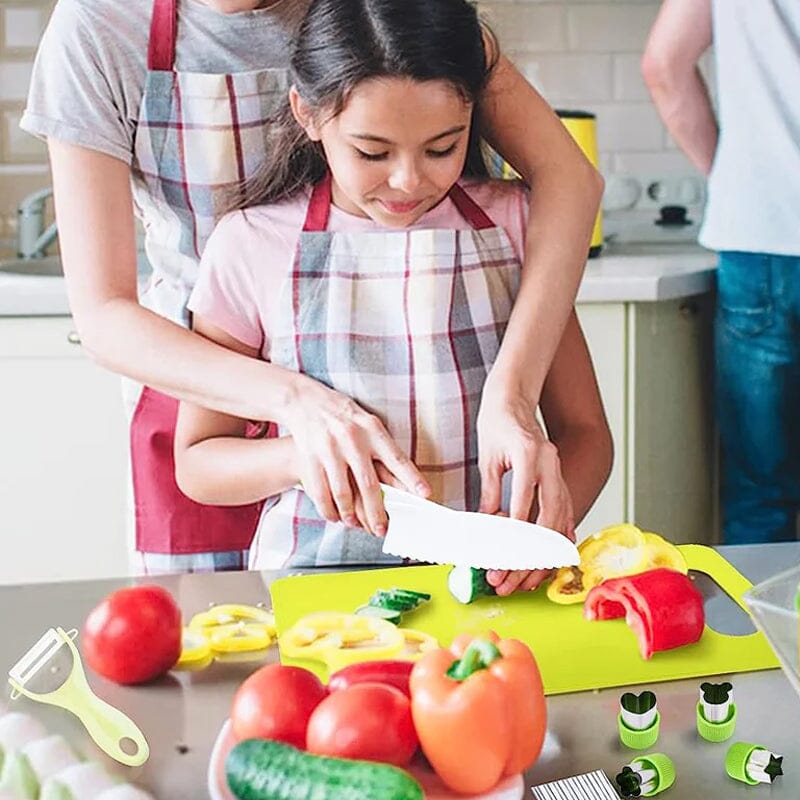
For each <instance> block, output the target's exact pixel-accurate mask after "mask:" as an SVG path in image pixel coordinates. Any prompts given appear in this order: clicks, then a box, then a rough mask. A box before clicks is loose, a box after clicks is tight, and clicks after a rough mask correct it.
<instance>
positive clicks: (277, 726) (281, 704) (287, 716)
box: [231, 664, 327, 748]
mask: <svg viewBox="0 0 800 800" xmlns="http://www.w3.org/2000/svg"><path fill="white" fill-rule="evenodd" d="M326 694H327V692H326V689H325V686H324V685H323V683H322V681H321V680H320V679H319V678H318V677H317V676H316V675H315V674H314V673H313V672H309V671H308V670H307V669H302V667H288V666H283V665H282V664H267V665H266V666H264V667H261V669H258V670H256V671H255V672H254V673H253V674H252V675H251V676H250V677H249V678H247V680H245V682H244V683H243V684H242V685H241V686H240V687H239V688H238V689H237V690H236V694H235V696H234V698H233V707H232V708H231V724H232V726H233V734H234V736H235V737H236V739H237V740H238V741H241V740H242V739H275V740H277V741H279V742H286V744H292V745H294V746H295V747H300V748H302V747H304V746H305V743H306V725H307V724H308V718H309V717H310V716H311V712H312V711H313V710H314V709H315V708H316V707H317V705H318V704H319V703H320V701H321V700H322V698H323V697H325V695H326Z"/></svg>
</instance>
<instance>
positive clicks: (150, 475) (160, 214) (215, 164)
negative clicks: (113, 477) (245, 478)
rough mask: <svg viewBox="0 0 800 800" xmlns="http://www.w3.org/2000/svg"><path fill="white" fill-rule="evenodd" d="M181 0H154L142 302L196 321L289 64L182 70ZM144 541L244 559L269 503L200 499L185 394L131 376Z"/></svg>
mask: <svg viewBox="0 0 800 800" xmlns="http://www.w3.org/2000/svg"><path fill="white" fill-rule="evenodd" d="M177 21H178V16H177V0H155V2H154V6H153V16H152V21H151V28H150V41H149V49H148V73H147V81H146V84H145V90H144V95H143V98H142V105H141V111H140V119H139V123H138V127H137V132H136V141H135V147H134V161H133V166H132V188H133V197H134V203H135V206H136V210H137V214H138V215H139V216H140V217H141V218H142V219H143V220H144V225H145V231H146V245H145V246H146V250H147V256H148V259H149V261H150V263H151V264H152V266H153V277H152V279H151V281H150V284H149V286H148V287H147V289H146V290H145V292H144V293H143V294H142V296H141V297H140V302H141V303H142V305H144V306H146V307H148V308H150V309H151V310H153V311H155V312H157V313H158V314H160V315H161V316H164V317H167V318H168V319H170V320H172V321H173V322H176V323H178V324H180V325H183V326H187V327H188V325H189V322H190V320H189V314H188V311H187V309H186V303H187V301H188V298H189V295H190V293H191V290H192V287H193V286H194V283H195V281H196V278H197V266H198V260H199V258H200V255H201V253H202V251H203V247H204V246H205V243H206V241H207V239H208V237H209V235H210V234H211V231H212V229H213V227H214V222H215V219H216V217H217V216H218V213H219V210H220V208H221V207H222V205H223V204H224V203H225V201H226V198H227V196H228V194H229V192H230V191H231V190H235V189H236V187H238V186H239V184H240V182H241V181H242V180H244V179H246V178H248V177H250V176H251V175H252V174H253V172H254V171H255V169H256V167H257V166H258V165H259V163H260V162H261V161H262V160H263V157H264V152H265V150H264V147H265V138H266V137H265V135H264V129H265V126H266V124H267V118H268V116H269V115H270V114H271V113H272V112H273V111H274V109H275V108H276V107H277V105H278V103H279V102H280V101H281V100H282V99H283V98H284V97H285V95H286V92H287V90H288V78H287V73H286V71H285V70H275V69H269V70H261V71H254V72H246V73H238V74H227V75H226V74H222V75H217V74H199V73H184V72H176V71H175V69H174V62H175V42H176V28H177ZM126 392H127V394H128V395H129V398H128V400H129V407H133V406H135V410H134V411H133V415H132V421H131V465H132V477H133V490H134V503H135V509H136V549H137V550H139V551H141V552H142V553H143V554H144V555H143V566H144V568H145V571H150V572H169V571H210V570H214V569H242V568H244V566H245V565H246V563H247V550H248V548H249V546H250V542H251V540H252V536H253V532H254V530H255V527H256V523H257V520H258V516H259V512H260V504H254V505H248V506H241V507H235V508H217V507H212V506H204V505H200V504H198V503H195V502H193V501H191V500H189V498H187V497H186V496H185V495H184V494H183V493H182V492H181V491H180V489H179V488H178V486H177V483H176V482H175V464H174V459H173V454H172V446H173V439H174V430H175V422H176V418H177V411H178V401H176V400H175V399H173V398H171V397H167V396H166V395H163V394H161V393H160V392H157V391H154V390H153V389H151V388H149V387H144V388H142V387H141V386H139V385H135V384H130V383H129V384H128V385H127V387H126Z"/></svg>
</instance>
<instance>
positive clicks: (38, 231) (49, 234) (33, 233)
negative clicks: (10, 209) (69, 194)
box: [17, 186, 58, 259]
mask: <svg viewBox="0 0 800 800" xmlns="http://www.w3.org/2000/svg"><path fill="white" fill-rule="evenodd" d="M52 194H53V189H52V188H51V187H49V186H48V187H45V188H44V189H39V190H38V191H35V192H32V193H31V194H29V195H28V196H27V197H26V198H25V199H24V200H23V201H22V202H21V203H20V204H19V206H18V208H17V257H18V258H26V259H30V258H43V257H44V251H45V250H46V249H47V248H48V247H49V246H50V245H51V244H52V243H53V242H54V241H55V238H56V236H57V235H58V232H57V230H56V223H55V222H54V223H52V224H51V225H49V226H48V227H47V228H46V229H45V227H44V206H45V202H46V201H47V198H48V197H50V196H51V195H52Z"/></svg>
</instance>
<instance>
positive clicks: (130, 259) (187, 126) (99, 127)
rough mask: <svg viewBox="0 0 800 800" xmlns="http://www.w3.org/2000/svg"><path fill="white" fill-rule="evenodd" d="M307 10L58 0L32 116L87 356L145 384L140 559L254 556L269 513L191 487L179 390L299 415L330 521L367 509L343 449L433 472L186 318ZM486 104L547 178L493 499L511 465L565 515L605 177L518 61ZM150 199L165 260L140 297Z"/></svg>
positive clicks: (219, 404)
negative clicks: (562, 339) (562, 389)
mask: <svg viewBox="0 0 800 800" xmlns="http://www.w3.org/2000/svg"><path fill="white" fill-rule="evenodd" d="M307 5H308V0H102V2H98V1H97V0H59V2H58V3H57V4H56V6H55V9H54V11H53V14H52V17H51V19H50V22H49V24H48V27H47V31H46V32H45V34H44V37H43V39H42V43H41V47H40V49H39V53H38V55H37V58H36V65H35V68H34V71H33V76H32V80H31V89H30V95H29V98H28V106H27V109H26V111H25V114H24V117H23V120H22V126H23V128H24V129H25V130H27V131H29V132H31V133H34V134H37V135H39V136H42V137H46V138H47V142H48V148H49V152H50V161H51V165H52V174H53V185H54V189H55V202H56V215H57V219H58V227H59V239H60V248H61V255H62V259H63V264H64V271H65V275H66V279H67V285H68V288H69V295H70V305H71V309H72V313H73V315H74V317H75V321H76V324H77V327H78V330H79V332H80V335H81V341H82V342H83V346H84V348H85V350H86V351H87V352H88V353H89V354H90V355H91V356H92V357H93V358H95V359H96V360H97V361H99V362H100V363H101V364H103V365H104V366H106V367H108V368H110V369H113V370H115V371H117V372H120V373H122V374H124V375H126V376H128V377H130V378H133V379H134V381H135V382H134V381H129V382H128V384H127V387H128V392H127V396H128V401H129V411H130V412H131V414H132V422H131V450H132V459H131V460H132V470H133V478H134V489H135V491H134V495H135V501H136V503H135V504H136V550H137V551H138V553H139V557H137V558H136V560H135V564H136V567H137V568H138V569H140V570H141V569H143V570H144V571H146V572H164V571H171V572H174V571H193V570H206V569H230V568H239V567H241V566H242V563H243V559H245V561H244V563H246V549H247V547H248V545H249V542H250V540H251V538H252V535H253V530H254V528H255V524H256V521H257V519H258V508H257V507H254V506H244V507H228V508H216V507H211V506H204V505H200V504H197V503H194V502H192V501H190V500H189V499H188V498H187V497H185V496H184V495H183V494H182V493H181V492H180V491H179V490H178V487H177V485H176V483H175V478H174V464H173V458H172V440H173V432H174V425H175V418H176V416H177V400H176V399H175V398H182V399H185V400H190V401H192V402H197V403H201V404H203V405H206V406H209V407H211V408H214V409H216V410H218V411H223V412H227V413H229V414H233V415H236V416H239V417H246V418H249V419H254V420H275V421H277V422H280V423H281V424H282V425H283V426H285V428H286V429H287V430H289V431H290V432H291V433H292V435H293V441H294V445H295V447H296V448H297V450H298V458H299V461H300V465H301V471H302V474H303V476H304V479H303V483H304V485H306V487H307V489H308V491H309V493H310V494H311V496H312V497H313V498H314V500H315V502H316V503H317V505H318V506H319V507H320V508H322V509H324V511H325V513H326V514H336V515H338V516H346V515H348V514H350V513H352V509H353V501H354V496H355V497H358V492H357V491H356V492H355V493H353V492H351V491H350V490H349V489H348V491H346V492H344V493H343V494H339V495H338V497H337V499H336V501H334V500H333V498H332V497H331V495H330V490H329V482H328V474H327V468H326V465H327V464H331V463H338V461H339V460H340V459H342V458H343V459H344V460H345V461H346V462H347V463H348V465H349V467H351V468H357V465H359V464H361V465H363V464H365V463H366V464H368V465H369V467H368V470H369V469H371V464H372V461H373V460H375V461H376V462H380V463H382V464H384V465H385V466H387V467H388V468H389V470H390V471H391V472H392V473H393V474H394V475H395V476H396V477H398V478H399V479H400V480H401V481H402V482H403V483H404V484H405V485H406V486H407V487H408V488H413V487H414V486H415V485H416V484H417V483H418V482H419V481H420V480H421V475H420V473H419V472H418V470H416V468H414V466H413V465H412V464H411V462H410V461H409V460H408V458H407V456H406V455H405V454H404V453H403V452H402V451H401V450H400V448H399V447H398V446H397V444H396V443H395V442H394V441H393V440H392V439H391V437H390V436H389V435H388V433H387V431H386V430H385V428H383V427H382V426H377V425H375V424H374V421H373V420H372V418H371V417H370V415H368V414H367V413H366V412H364V411H363V410H362V409H361V408H359V407H358V406H357V404H356V403H355V402H354V401H352V400H351V399H350V398H347V397H345V396H344V395H342V394H341V393H339V392H336V391H334V390H332V389H330V388H329V387H326V386H324V385H323V384H321V383H318V382H316V381H313V380H312V379H311V378H310V377H307V376H304V375H299V374H298V373H293V372H289V371H287V370H284V369H281V368H280V367H278V366H276V365H271V364H268V363H266V362H264V361H255V360H253V359H248V358H245V357H243V356H241V355H240V354H238V353H235V352H234V351H232V350H229V349H225V348H222V347H219V346H217V345H215V344H214V343H212V342H210V341H209V340H208V339H204V338H202V337H200V336H198V335H195V334H192V333H191V332H189V331H188V330H186V327H187V326H188V323H189V314H188V311H187V309H186V300H187V298H188V295H189V292H190V290H191V288H192V286H193V285H194V281H195V277H196V274H197V264H198V260H199V256H200V253H201V252H202V250H203V247H204V246H205V242H206V239H207V237H208V235H209V234H210V232H211V229H212V224H213V221H214V219H215V217H216V215H217V212H218V211H219V208H220V201H221V198H222V197H223V196H224V194H225V192H226V191H227V190H228V189H229V188H230V187H231V186H234V185H237V184H238V183H239V181H241V180H243V179H245V178H248V177H250V176H251V175H252V174H253V172H254V170H255V167H256V166H257V165H258V164H259V163H260V161H261V159H262V158H263V156H264V153H265V148H266V145H267V137H266V136H265V135H264V131H265V129H266V127H267V124H268V118H269V116H270V115H271V114H272V113H273V112H274V110H275V107H276V103H278V102H279V101H281V100H282V99H283V98H284V96H285V94H286V90H287V88H288V83H287V75H286V67H287V62H288V53H290V52H291V45H292V37H293V35H294V32H295V30H296V27H297V24H298V22H299V20H300V19H301V18H302V15H303V14H304V13H305V10H306V7H307ZM483 99H484V107H483V112H484V117H485V119H486V121H487V126H488V130H489V131H490V132H491V138H492V141H493V143H494V144H495V145H497V149H498V150H499V151H500V152H502V153H503V154H504V155H505V156H506V157H507V159H508V160H509V161H511V162H513V163H514V164H515V165H516V166H517V167H518V169H520V171H521V172H522V173H523V174H524V175H525V176H526V178H527V179H528V180H529V181H530V182H532V183H535V185H536V187H537V192H536V198H535V200H534V202H533V204H532V206H531V213H530V224H531V225H532V226H534V225H535V227H536V229H537V230H538V231H539V232H540V233H539V235H538V236H537V237H536V238H535V240H534V239H532V240H531V245H530V246H529V248H528V252H527V255H526V263H527V264H529V265H530V267H531V268H530V269H527V270H526V271H525V278H524V280H523V285H522V288H521V292H520V302H519V303H517V308H516V309H515V313H514V315H513V317H512V319H511V322H510V324H509V328H508V333H507V335H506V339H505V343H504V345H503V347H502V349H501V352H500V354H499V356H498V360H497V363H496V366H495V367H494V369H493V370H492V373H491V375H490V377H489V380H488V381H487V384H486V388H485V390H484V393H483V398H482V401H481V403H482V415H481V417H480V419H479V429H480V435H479V449H480V454H481V467H482V469H483V479H484V480H483V483H482V491H483V492H484V497H483V500H484V503H485V505H486V506H487V510H495V508H494V506H495V504H496V502H497V498H498V494H499V493H498V491H497V488H498V487H499V483H500V476H501V475H502V473H503V472H505V471H506V470H507V469H509V468H510V467H511V466H513V467H514V474H515V476H518V478H517V487H518V488H516V489H515V491H514V492H513V495H512V513H514V514H515V515H518V516H523V515H525V514H527V512H528V510H529V508H530V505H531V500H532V497H533V494H534V489H535V486H536V484H537V483H540V484H541V486H542V487H543V491H544V493H545V498H544V500H545V502H544V506H543V507H544V508H545V509H546V510H547V509H549V508H550V501H549V500H548V497H550V496H551V495H552V496H553V497H554V498H555V497H556V494H555V493H553V492H549V491H548V481H549V479H550V478H549V474H543V472H542V469H541V466H542V464H543V463H544V460H545V459H546V456H547V451H546V448H544V449H543V448H542V447H541V445H542V444H544V439H543V436H542V433H541V431H540V430H539V428H538V426H536V425H535V422H534V417H533V414H532V413H531V410H532V409H533V408H535V407H536V404H537V403H538V400H539V396H540V392H541V387H542V382H543V381H544V377H545V374H546V372H547V368H548V366H549V364H550V361H551V359H552V356H553V352H554V351H555V346H556V344H557V342H558V338H559V336H560V333H561V330H562V328H563V325H564V322H565V320H566V318H567V311H568V308H569V306H570V305H571V303H572V299H573V298H574V295H575V290H576V287H577V284H578V280H579V276H580V274H581V270H582V268H583V264H584V263H585V256H586V250H587V247H588V241H589V233H590V231H591V227H592V222H593V220H594V217H595V214H596V211H597V204H598V202H599V198H600V193H601V182H600V180H599V176H598V175H597V174H596V173H595V172H594V170H593V169H592V167H591V166H590V165H589V164H588V162H587V161H586V160H585V159H584V158H583V156H582V154H581V152H580V150H579V149H578V148H577V147H576V146H575V145H574V143H573V141H572V139H571V137H570V136H569V134H567V133H566V131H565V130H564V128H563V126H562V125H561V123H560V122H559V120H558V119H557V118H556V117H555V115H554V114H552V112H551V111H550V109H549V108H548V107H547V105H546V104H545V103H544V101H543V100H542V98H541V97H540V96H539V95H538V94H537V93H536V92H535V91H534V90H533V89H532V88H531V87H530V86H529V85H528V84H527V83H526V82H525V81H524V79H523V78H522V76H521V75H520V74H519V72H518V71H517V70H516V69H514V67H513V66H512V65H511V64H510V63H509V62H508V61H507V60H505V59H503V58H502V57H500V58H499V60H498V65H497V68H496V70H495V72H494V74H493V76H492V80H491V82H490V86H489V87H488V90H487V92H486V93H485V95H484V98H483ZM134 210H135V212H136V214H137V216H139V218H140V219H141V220H142V221H143V226H144V230H145V242H146V248H147V255H148V259H149V261H150V263H151V265H152V267H153V279H152V280H151V281H150V283H149V285H148V287H147V289H146V291H144V293H143V294H142V295H141V296H138V295H137V281H136V248H135V238H134V225H133V211H134ZM544 287H549V289H548V294H547V296H546V297H545V294H544V291H543V290H544ZM531 351H532V352H531ZM197 363H202V364H204V365H205V369H203V370H197V369H195V364H197ZM142 384H146V388H144V389H143V388H142ZM134 409H135V413H134ZM343 430H344V431H345V433H344V434H343V433H342V431H343ZM331 442H334V443H335V446H333V445H331ZM343 443H344V444H345V445H346V446H344V445H343ZM367 491H368V497H367V498H365V503H366V505H367V506H368V507H369V508H370V509H376V508H377V511H375V512H374V513H375V514H376V515H377V518H378V520H384V521H385V516H384V515H383V510H382V508H381V507H380V495H379V493H378V492H377V491H376V490H375V489H368V490H367ZM423 491H424V489H423ZM554 513H555V512H554ZM374 524H377V522H374V523H373V525H374Z"/></svg>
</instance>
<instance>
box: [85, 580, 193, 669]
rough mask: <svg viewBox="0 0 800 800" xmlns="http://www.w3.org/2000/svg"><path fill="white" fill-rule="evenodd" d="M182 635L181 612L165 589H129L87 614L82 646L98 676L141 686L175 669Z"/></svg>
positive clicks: (107, 598)
mask: <svg viewBox="0 0 800 800" xmlns="http://www.w3.org/2000/svg"><path fill="white" fill-rule="evenodd" d="M182 633H183V623H182V622H181V610H180V608H178V605H177V603H176V602H175V600H174V599H173V597H172V595H171V594H170V593H169V592H168V591H167V590H166V589H162V588H161V587H160V586H131V587H129V588H126V589H119V590H117V591H116V592H112V593H111V594H110V595H108V597H106V598H105V600H103V601H102V602H101V603H100V605H99V606H97V607H96V608H95V609H94V610H93V611H92V612H91V613H90V614H89V616H88V617H87V618H86V623H85V624H84V626H83V634H82V635H81V645H82V649H83V655H84V657H85V658H86V662H87V663H88V664H89V666H90V667H91V668H92V669H93V670H94V671H95V672H96V673H97V674H98V675H102V676H103V677H104V678H108V679H109V680H112V681H114V682H115V683H142V682H144V681H149V680H152V679H153V678H157V677H158V676H159V675H163V674H164V673H165V672H167V671H168V670H169V669H170V668H171V667H173V666H174V665H175V662H176V661H177V660H178V658H179V657H180V654H181V635H182Z"/></svg>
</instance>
